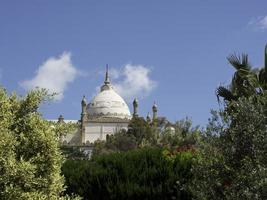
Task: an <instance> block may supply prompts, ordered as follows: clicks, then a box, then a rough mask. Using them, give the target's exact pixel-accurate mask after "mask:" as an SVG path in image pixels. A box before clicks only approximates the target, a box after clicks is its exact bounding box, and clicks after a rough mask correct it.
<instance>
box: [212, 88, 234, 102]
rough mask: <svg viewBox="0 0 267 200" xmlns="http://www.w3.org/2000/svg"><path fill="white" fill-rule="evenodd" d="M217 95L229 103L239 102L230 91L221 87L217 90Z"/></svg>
mask: <svg viewBox="0 0 267 200" xmlns="http://www.w3.org/2000/svg"><path fill="white" fill-rule="evenodd" d="M216 95H217V98H219V97H222V98H224V100H227V101H233V100H237V97H236V96H235V95H233V94H232V92H231V91H230V90H229V89H227V88H225V87H223V86H219V87H218V88H217V89H216Z"/></svg>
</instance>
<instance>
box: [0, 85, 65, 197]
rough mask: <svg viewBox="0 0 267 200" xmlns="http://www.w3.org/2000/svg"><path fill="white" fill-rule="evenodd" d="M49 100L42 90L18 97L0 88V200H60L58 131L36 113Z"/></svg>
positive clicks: (61, 179) (60, 160)
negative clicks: (43, 102) (42, 103)
mask: <svg viewBox="0 0 267 200" xmlns="http://www.w3.org/2000/svg"><path fill="white" fill-rule="evenodd" d="M49 98H50V97H49V96H48V95H47V92H46V91H45V90H38V91H32V92H30V93H28V94H27V95H26V96H25V97H18V96H16V94H12V95H9V94H7V92H6V91H5V90H4V89H3V88H0V174H1V176H0V199H6V200H8V199H10V200H16V199H19V200H23V199H25V200H26V199H27V200H28V199H60V195H61V193H62V191H63V189H64V188H63V184H64V179H63V177H62V176H61V175H60V168H61V164H62V162H63V157H62V156H61V154H60V151H59V149H58V139H57V137H56V136H57V134H59V133H60V129H61V128H60V127H56V124H54V126H52V124H51V123H50V122H48V121H46V120H44V119H43V118H42V116H41V115H40V114H39V113H38V112H37V109H38V107H39V105H40V103H41V102H42V101H44V100H47V99H49Z"/></svg>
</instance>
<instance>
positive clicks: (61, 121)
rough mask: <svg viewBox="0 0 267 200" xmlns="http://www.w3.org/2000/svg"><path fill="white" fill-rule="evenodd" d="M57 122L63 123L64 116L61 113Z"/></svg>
mask: <svg viewBox="0 0 267 200" xmlns="http://www.w3.org/2000/svg"><path fill="white" fill-rule="evenodd" d="M58 123H64V117H63V116H62V115H59V117H58Z"/></svg>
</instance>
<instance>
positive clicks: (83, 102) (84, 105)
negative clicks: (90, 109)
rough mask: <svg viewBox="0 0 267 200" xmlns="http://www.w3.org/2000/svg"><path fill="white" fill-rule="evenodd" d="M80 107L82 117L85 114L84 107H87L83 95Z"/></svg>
mask: <svg viewBox="0 0 267 200" xmlns="http://www.w3.org/2000/svg"><path fill="white" fill-rule="evenodd" d="M81 105H82V115H84V114H86V105H87V103H86V98H85V95H83V99H82V102H81Z"/></svg>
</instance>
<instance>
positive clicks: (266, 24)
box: [248, 16, 267, 30]
mask: <svg viewBox="0 0 267 200" xmlns="http://www.w3.org/2000/svg"><path fill="white" fill-rule="evenodd" d="M248 25H249V26H251V27H252V28H253V29H255V30H267V16H261V17H257V18H254V19H252V20H250V21H249V23H248Z"/></svg>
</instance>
